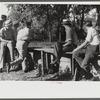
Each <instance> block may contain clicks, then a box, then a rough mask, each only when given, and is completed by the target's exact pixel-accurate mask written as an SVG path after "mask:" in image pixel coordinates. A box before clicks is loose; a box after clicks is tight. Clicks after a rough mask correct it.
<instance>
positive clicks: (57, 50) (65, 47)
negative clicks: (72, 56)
mask: <svg viewBox="0 0 100 100" xmlns="http://www.w3.org/2000/svg"><path fill="white" fill-rule="evenodd" d="M62 25H63V26H64V28H65V32H66V40H65V42H63V43H62V42H57V43H56V44H55V45H54V53H53V56H54V61H53V62H52V63H51V65H54V64H57V63H59V61H60V58H61V57H62V55H63V53H65V52H71V51H72V50H73V49H74V48H75V47H76V46H77V41H75V40H77V39H75V38H77V35H76V33H75V31H73V28H72V24H71V21H70V20H67V19H64V20H63V22H62Z"/></svg>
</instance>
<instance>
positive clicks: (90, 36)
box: [86, 27, 100, 45]
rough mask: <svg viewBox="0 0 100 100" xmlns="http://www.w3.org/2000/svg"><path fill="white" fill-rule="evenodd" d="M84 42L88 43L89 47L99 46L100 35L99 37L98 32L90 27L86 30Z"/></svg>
mask: <svg viewBox="0 0 100 100" xmlns="http://www.w3.org/2000/svg"><path fill="white" fill-rule="evenodd" d="M86 41H88V42H89V43H90V44H91V45H99V43H100V35H99V33H98V31H97V30H96V29H95V28H93V27H90V28H89V29H88V31H87V37H86Z"/></svg>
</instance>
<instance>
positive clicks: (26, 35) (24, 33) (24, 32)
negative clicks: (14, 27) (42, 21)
mask: <svg viewBox="0 0 100 100" xmlns="http://www.w3.org/2000/svg"><path fill="white" fill-rule="evenodd" d="M30 35H31V32H30V29H29V28H27V27H25V28H23V29H21V30H19V31H18V35H17V40H27V41H29V40H30V37H31V36H30Z"/></svg>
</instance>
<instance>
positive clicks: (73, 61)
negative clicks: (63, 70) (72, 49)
mask: <svg viewBox="0 0 100 100" xmlns="http://www.w3.org/2000/svg"><path fill="white" fill-rule="evenodd" d="M74 63H75V59H74V57H73V55H72V61H71V64H72V65H71V66H72V76H74V70H75V68H74Z"/></svg>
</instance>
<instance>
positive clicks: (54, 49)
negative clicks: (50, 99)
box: [0, 2, 100, 98]
mask: <svg viewBox="0 0 100 100" xmlns="http://www.w3.org/2000/svg"><path fill="white" fill-rule="evenodd" d="M99 81H100V2H96V3H95V2H94V3H93V2H88V3H86V2H76V3H75V2H74V3H73V2H71V3H70V2H61V3H60V2H58V3H52V2H49V3H46V2H44V3H43V2H36V3H35V2H0V84H1V82H3V83H4V84H5V83H6V86H7V84H10V85H11V86H9V85H8V87H7V89H11V88H10V87H12V88H13V90H14V87H15V86H16V89H15V90H17V91H19V90H18V88H19V87H23V86H24V87H25V88H23V89H22V88H21V91H22V90H23V94H22V95H21V94H20V92H21V91H19V92H18V94H19V97H28V98H30V96H27V95H25V94H24V92H25V93H26V92H27V91H30V90H29V89H30V88H31V87H30V86H31V85H26V83H27V82H28V84H30V83H31V84H33V85H32V86H34V87H32V91H34V92H35V94H37V95H38V93H39V91H38V90H37V89H40V90H41V92H40V93H42V92H44V93H47V92H46V89H48V87H49V85H50V84H51V87H52V88H50V87H49V89H48V91H49V92H52V93H51V94H52V95H51V96H52V97H58V98H59V97H63V96H64V97H71V98H74V97H77V96H76V95H75V94H77V95H78V93H80V94H81V95H78V96H79V97H98V93H99V92H98V91H97V92H98V93H97V94H96V96H93V95H94V92H95V91H96V88H97V86H98V85H99V84H100V83H98V82H99ZM9 82H10V83H9ZM16 82H20V83H21V84H20V85H19V86H18V87H17V83H16ZM75 82H78V84H76V83H75ZM90 82H91V83H93V84H90ZM95 82H96V83H95ZM39 83H40V84H44V86H45V88H44V87H43V86H40V85H39ZM80 83H82V85H81V84H80ZM88 83H89V84H88ZM18 84H19V83H18ZM46 84H47V85H46ZM84 84H85V85H84ZM21 85H23V86H21ZM70 85H72V87H70ZM1 86H2V85H1ZM4 86H5V85H4ZM74 86H75V87H76V86H82V89H83V91H82V92H80V91H77V92H78V93H77V92H76V90H78V89H79V90H81V89H80V88H79V87H77V88H76V90H75V89H73V87H74ZM83 86H85V87H83ZM92 86H96V88H95V87H92ZM99 86H100V85H99ZM40 87H41V88H40ZM57 87H58V88H57ZM61 87H62V88H61ZM5 88H6V87H5ZM53 88H55V90H56V92H57V91H59V89H60V88H61V91H62V92H61V91H60V92H59V93H58V96H56V95H54V94H53V93H54V91H55V90H54V91H52V89H53ZM87 88H90V89H89V91H91V90H93V89H94V90H93V93H90V94H89V95H88V94H87V93H89V91H87V90H86V89H87ZM11 90H12V89H11ZM24 90H25V91H24ZM63 90H64V91H63ZM65 90H66V91H67V94H66V92H65ZM68 91H69V92H68ZM4 92H5V91H3V94H1V97H3V96H4ZM6 92H7V91H6ZM49 92H48V93H47V94H46V97H50V94H49ZM83 92H84V93H83ZM91 92H92V91H91ZM13 93H14V92H13ZM15 93H17V92H15ZM60 93H62V94H61V95H59V94H60ZM70 93H72V94H70ZM82 94H83V95H82ZM6 95H7V96H6V97H10V96H11V94H10V95H8V94H6ZM14 95H17V94H14ZM29 95H32V92H31V93H29ZM37 95H34V93H33V97H37ZM39 95H40V97H44V95H42V94H39ZM12 97H16V96H12Z"/></svg>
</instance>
